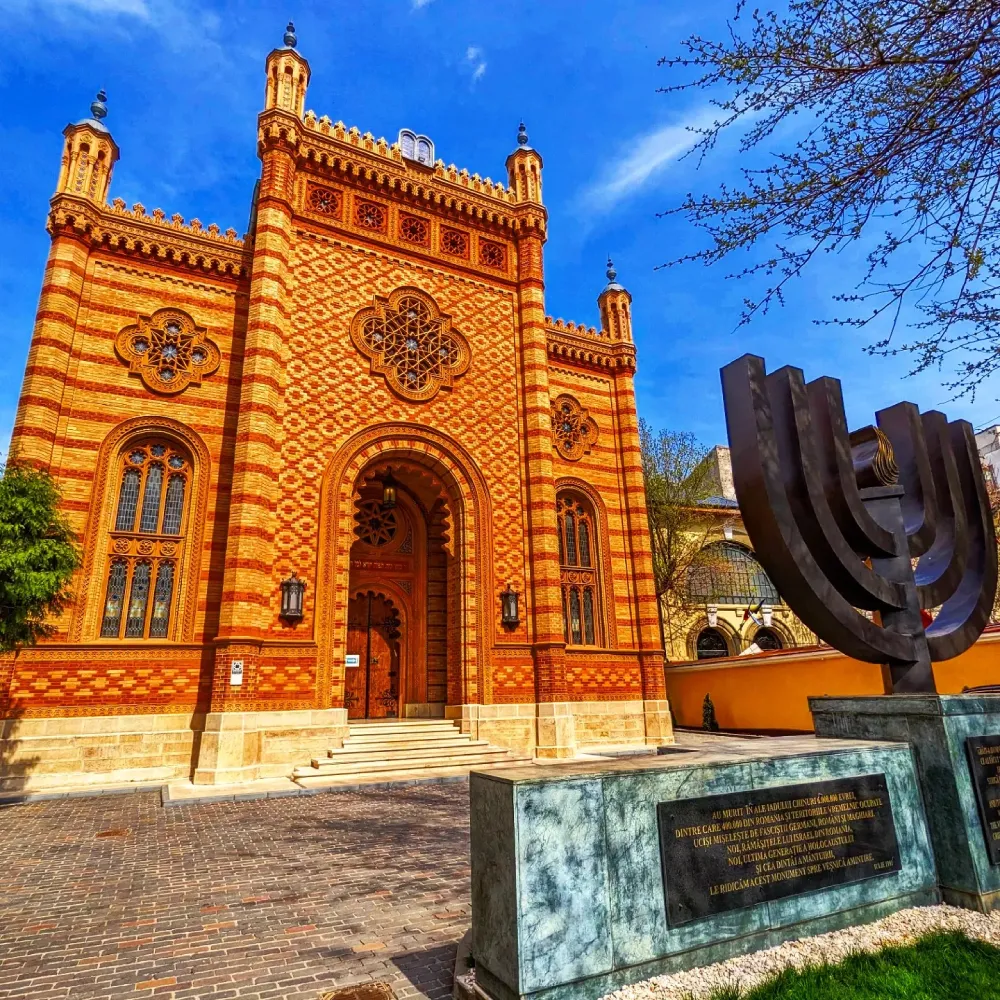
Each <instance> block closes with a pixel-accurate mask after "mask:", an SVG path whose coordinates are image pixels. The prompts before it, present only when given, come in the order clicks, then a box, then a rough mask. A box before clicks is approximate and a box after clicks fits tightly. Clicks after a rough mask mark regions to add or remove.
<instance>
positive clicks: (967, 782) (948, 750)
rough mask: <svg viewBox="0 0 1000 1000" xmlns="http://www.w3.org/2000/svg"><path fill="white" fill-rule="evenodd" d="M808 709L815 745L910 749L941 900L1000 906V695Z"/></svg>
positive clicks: (921, 697) (860, 701)
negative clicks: (861, 743)
mask: <svg viewBox="0 0 1000 1000" xmlns="http://www.w3.org/2000/svg"><path fill="white" fill-rule="evenodd" d="M809 708H810V710H811V711H812V715H813V721H814V723H815V726H816V735H817V736H819V737H830V736H833V737H839V738H853V739H866V740H891V741H893V742H897V741H898V742H906V743H909V744H910V746H911V747H912V748H913V754H914V758H915V760H916V765H917V776H918V779H919V781H920V791H921V795H922V796H923V800H924V807H925V810H926V814H927V823H928V827H929V828H930V835H931V842H932V843H933V845H934V855H935V860H936V865H937V873H938V875H937V877H938V884H939V887H940V891H941V897H942V899H943V900H944V902H946V903H951V904H953V905H955V906H964V907H967V908H968V909H972V910H979V911H981V912H983V913H987V912H989V911H990V910H992V909H994V908H996V907H998V906H1000V767H998V766H997V765H998V764H1000V694H963V695H937V694H912V695H906V694H894V695H877V696H870V697H852V698H830V697H826V698H810V699H809ZM982 737H987V738H988V737H993V740H989V739H985V740H984V739H982ZM970 740H971V743H970V742H969V741H970ZM991 744H992V746H995V747H997V748H998V749H997V750H996V752H995V754H993V755H991V754H990V752H989V751H990V749H991ZM970 755H971V757H970ZM977 786H978V790H977ZM991 824H995V825H993V826H992V827H991ZM991 856H992V857H993V858H995V859H996V861H995V862H994V863H991Z"/></svg>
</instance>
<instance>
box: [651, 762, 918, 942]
mask: <svg viewBox="0 0 1000 1000" xmlns="http://www.w3.org/2000/svg"><path fill="white" fill-rule="evenodd" d="M656 813H657V820H658V823H659V830H660V861H661V864H662V866H663V890H664V894H665V896H666V903H667V924H668V925H669V926H670V927H678V926H680V925H681V924H686V923H688V922H689V921H691V920H698V919H700V918H702V917H709V916H712V915H713V914H715V913H722V912H725V911H727V910H736V909H741V908H742V907H746V906H753V905H755V904H756V903H763V902H765V901H767V900H772V899H781V898H782V897H784V896H795V895H798V894H799V893H803V892H813V891H815V890H817V889H828V888H831V887H833V886H838V885H844V884H846V883H849V882H860V881H862V880H864V879H869V878H874V877H876V876H879V875H890V874H892V873H893V872H898V871H899V870H900V869H901V868H902V864H901V863H900V858H899V848H898V845H897V842H896V827H895V824H894V822H893V817H892V805H891V803H890V802H889V790H888V787H887V786H886V780H885V775H884V774H866V775H858V776H857V777H851V778H835V779H832V780H829V781H809V782H803V783H801V784H796V785H779V786H777V787H774V788H761V789H752V790H748V791H744V792H731V793H728V794H725V795H707V796H704V797H702V798H695V799H674V800H672V801H670V802H660V803H659V804H658V805H657V807H656Z"/></svg>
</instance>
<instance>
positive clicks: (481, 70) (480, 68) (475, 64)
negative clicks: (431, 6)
mask: <svg viewBox="0 0 1000 1000" xmlns="http://www.w3.org/2000/svg"><path fill="white" fill-rule="evenodd" d="M428 2H429V0H428ZM465 65H466V68H468V69H469V70H470V71H471V73H472V82H473V83H478V82H479V81H480V80H481V79H482V78H483V76H484V75H485V74H486V60H485V59H484V58H483V50H482V49H481V48H480V47H479V46H478V45H470V46H469V47H468V48H467V49H466V50H465Z"/></svg>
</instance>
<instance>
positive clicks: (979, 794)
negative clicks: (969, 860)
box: [965, 736, 1000, 865]
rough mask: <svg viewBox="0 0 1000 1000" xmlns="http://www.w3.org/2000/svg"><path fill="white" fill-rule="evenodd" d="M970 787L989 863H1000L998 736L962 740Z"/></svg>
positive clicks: (999, 755) (999, 758) (999, 738)
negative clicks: (981, 826) (970, 776)
mask: <svg viewBox="0 0 1000 1000" xmlns="http://www.w3.org/2000/svg"><path fill="white" fill-rule="evenodd" d="M965 752H966V754H967V755H968V758H969V772H970V773H971V775H972V787H973V788H974V789H975V790H976V801H977V802H978V803H979V819H980V821H981V822H982V824H983V836H984V837H985V838H986V853H987V854H988V855H989V857H990V864H991V865H1000V736H970V737H969V738H968V739H967V740H966V741H965Z"/></svg>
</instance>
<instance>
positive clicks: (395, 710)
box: [344, 591, 401, 719]
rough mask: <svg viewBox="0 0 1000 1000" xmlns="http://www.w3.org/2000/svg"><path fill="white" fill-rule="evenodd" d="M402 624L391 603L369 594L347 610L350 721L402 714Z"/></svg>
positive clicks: (346, 696)
mask: <svg viewBox="0 0 1000 1000" xmlns="http://www.w3.org/2000/svg"><path fill="white" fill-rule="evenodd" d="M400 628H401V623H400V618H399V613H398V612H397V610H396V608H395V607H394V606H393V603H392V601H391V600H389V599H388V598H387V597H385V596H384V595H382V594H376V593H375V592H374V591H368V593H367V594H359V595H357V596H356V597H352V598H351V600H350V602H349V603H348V606H347V667H346V681H345V686H344V705H345V707H346V708H347V717H348V718H349V719H395V718H398V717H399V714H400V648H401V642H400V639H401V632H400Z"/></svg>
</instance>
